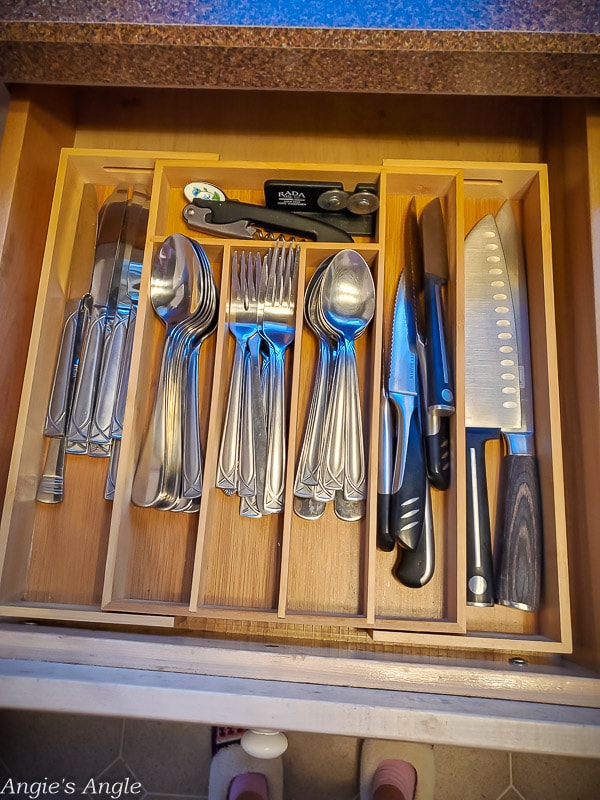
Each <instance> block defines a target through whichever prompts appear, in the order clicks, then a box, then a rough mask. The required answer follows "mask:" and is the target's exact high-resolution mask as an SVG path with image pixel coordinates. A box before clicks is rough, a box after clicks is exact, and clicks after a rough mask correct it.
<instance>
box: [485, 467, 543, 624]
mask: <svg viewBox="0 0 600 800" xmlns="http://www.w3.org/2000/svg"><path fill="white" fill-rule="evenodd" d="M500 485H501V487H502V489H501V497H502V500H501V501H500V503H501V505H500V506H499V508H498V529H497V537H498V554H497V564H498V565H499V567H498V575H497V583H496V599H497V602H498V603H500V604H501V605H504V606H511V607H512V608H520V609H523V610H525V611H537V609H538V607H539V603H540V586H541V573H542V509H541V494H540V482H539V475H538V468H537V460H536V458H535V456H532V455H512V454H509V455H506V456H505V457H504V458H503V459H502V467H501V474H500Z"/></svg>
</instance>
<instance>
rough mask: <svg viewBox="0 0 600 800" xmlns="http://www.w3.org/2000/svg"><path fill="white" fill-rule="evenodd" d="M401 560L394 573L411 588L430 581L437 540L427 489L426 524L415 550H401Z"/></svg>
mask: <svg viewBox="0 0 600 800" xmlns="http://www.w3.org/2000/svg"><path fill="white" fill-rule="evenodd" d="M398 550H399V551H400V552H399V553H398V555H399V560H398V562H397V563H396V566H395V568H394V575H395V577H396V578H397V579H398V580H399V581H400V583H402V584H404V586H408V587H409V588H410V589H420V588H421V587H423V586H425V585H426V584H428V583H429V581H430V580H431V579H432V578H433V573H434V572H435V540H434V530H433V516H432V513H431V497H430V493H429V490H428V491H427V505H426V509H425V524H424V526H423V532H422V533H421V536H420V538H419V543H418V544H417V547H416V549H415V550H401V549H400V548H398Z"/></svg>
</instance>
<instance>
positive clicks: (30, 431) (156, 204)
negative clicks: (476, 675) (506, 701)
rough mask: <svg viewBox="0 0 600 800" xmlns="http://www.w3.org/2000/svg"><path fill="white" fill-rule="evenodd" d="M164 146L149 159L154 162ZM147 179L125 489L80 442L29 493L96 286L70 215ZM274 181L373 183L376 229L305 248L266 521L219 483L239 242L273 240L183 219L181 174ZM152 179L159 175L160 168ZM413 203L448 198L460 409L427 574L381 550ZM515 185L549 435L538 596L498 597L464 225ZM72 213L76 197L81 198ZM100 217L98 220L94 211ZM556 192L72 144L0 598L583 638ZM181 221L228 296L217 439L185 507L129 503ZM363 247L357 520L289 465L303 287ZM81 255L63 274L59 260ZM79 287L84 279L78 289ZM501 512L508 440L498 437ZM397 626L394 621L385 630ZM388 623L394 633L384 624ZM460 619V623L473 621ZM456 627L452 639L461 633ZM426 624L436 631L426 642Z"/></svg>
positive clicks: (540, 400) (50, 253) (538, 645)
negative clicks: (64, 335) (299, 484)
mask: <svg viewBox="0 0 600 800" xmlns="http://www.w3.org/2000/svg"><path fill="white" fill-rule="evenodd" d="M152 159H154V161H152ZM140 179H142V180H145V181H146V183H147V185H148V186H151V195H152V201H151V208H150V216H149V225H148V233H147V245H146V250H145V256H144V266H143V272H142V279H141V290H140V298H139V306H138V316H137V322H136V328H135V339H134V345H133V359H132V370H131V374H130V383H129V390H128V396H127V408H126V413H125V424H124V432H123V439H122V444H121V451H120V458H119V473H118V479H117V485H116V492H115V497H114V502H109V501H107V500H105V499H104V493H103V486H104V483H105V481H106V470H107V466H106V460H105V459H92V458H86V457H85V456H83V457H80V456H67V468H66V470H67V474H66V488H65V499H64V501H63V502H62V503H60V504H57V505H51V506H45V505H42V504H40V503H37V502H36V501H35V487H36V483H37V479H38V476H39V474H40V471H41V469H40V465H41V463H42V460H43V454H44V438H43V437H42V436H41V431H42V430H43V424H44V415H45V408H46V401H45V399H46V398H47V397H48V395H49V389H50V384H51V381H52V375H53V364H54V363H55V360H56V357H55V355H54V354H55V353H56V350H57V346H58V337H59V334H60V330H61V323H62V318H63V316H64V313H65V307H66V306H68V304H69V303H72V301H73V299H76V298H77V297H79V296H80V295H81V293H82V292H83V291H85V286H86V285H87V284H88V283H89V275H87V274H85V275H82V274H81V272H82V268H81V264H89V263H90V259H89V257H88V258H77V257H73V253H77V247H78V246H80V245H79V243H78V237H77V236H76V235H75V225H74V221H75V220H77V219H78V216H79V215H78V213H76V212H77V210H78V209H79V206H80V204H81V202H82V197H83V188H84V186H85V185H87V184H90V183H92V184H94V186H95V187H96V191H97V196H98V198H99V201H101V200H103V199H104V197H106V195H107V193H108V192H109V191H110V187H111V186H114V185H116V183H119V182H123V181H127V180H129V181H130V182H134V181H135V182H138V183H139V182H140ZM267 179H287V180H291V179H293V180H297V181H306V180H309V181H315V180H321V181H331V180H337V181H340V182H342V183H343V184H344V186H355V185H358V184H360V183H365V182H368V183H371V184H375V185H377V187H378V191H379V196H380V204H381V205H380V209H379V212H378V225H377V228H376V229H375V230H374V232H373V234H372V235H365V236H359V237H356V240H355V242H354V244H353V245H346V244H333V243H327V242H322V241H319V242H302V243H301V244H299V256H298V262H299V275H298V281H297V298H296V309H295V339H294V345H293V348H290V351H291V352H290V357H289V358H288V371H287V376H286V381H287V385H288V394H287V397H288V401H289V402H288V408H287V409H286V419H287V423H288V424H287V425H286V429H285V437H286V450H287V452H288V453H289V454H291V455H290V457H289V458H288V460H287V467H286V480H285V499H284V507H283V512H282V513H280V514H270V515H266V516H263V517H262V518H260V519H255V518H248V517H243V516H240V507H239V498H237V497H236V496H235V495H234V496H229V495H227V494H226V493H224V492H222V491H221V490H220V489H218V488H217V486H216V476H217V462H218V453H219V442H220V440H221V436H222V431H223V425H224V418H225V409H226V405H227V394H228V386H229V379H230V373H231V364H232V359H233V351H234V340H233V337H232V336H231V335H229V332H228V325H229V313H228V303H227V299H228V297H229V294H230V281H231V264H232V262H233V254H234V253H236V252H238V253H241V252H242V251H243V252H248V253H254V254H258V255H259V256H260V257H261V259H262V258H263V257H265V255H266V254H267V253H268V252H269V250H272V249H273V248H274V247H275V246H276V245H275V243H273V242H269V241H267V240H265V241H256V240H253V241H252V242H250V243H248V242H244V241H242V240H235V239H234V240H229V241H228V240H225V239H223V238H219V237H215V236H211V235H210V234H206V235H204V236H202V234H199V233H198V232H197V231H194V230H190V229H189V228H188V227H187V225H186V224H185V222H184V220H183V217H182V211H183V207H184V205H185V203H186V201H185V198H184V193H183V188H184V186H185V185H186V184H188V183H189V182H190V181H192V180H201V181H207V182H209V183H211V184H214V185H217V186H219V187H220V188H222V189H223V190H224V191H225V193H226V195H227V196H228V197H230V198H232V199H238V200H242V201H246V202H254V203H259V204H260V203H261V202H263V200H262V191H263V185H264V182H265V180H267ZM150 181H151V184H150ZM413 197H414V198H415V199H416V202H417V208H418V211H419V212H420V211H421V210H422V208H423V207H424V205H426V204H427V203H428V202H429V201H431V199H433V198H437V197H439V198H440V200H441V203H442V208H443V213H444V218H445V225H446V228H447V232H446V240H447V243H448V251H449V267H450V281H449V287H450V288H449V291H448V298H447V304H446V305H447V314H446V316H447V322H448V328H449V332H450V336H449V338H450V342H449V344H450V354H451V361H452V367H453V369H454V370H455V372H456V397H457V411H456V413H455V414H454V415H453V416H452V420H451V433H450V442H451V446H450V462H451V466H450V473H451V476H452V477H451V481H450V487H449V488H448V489H447V490H446V491H444V492H438V491H436V490H432V517H433V530H434V537H435V562H436V568H435V572H434V576H433V578H432V580H431V581H430V582H429V583H428V584H427V585H426V586H424V587H422V588H418V589H414V588H409V587H407V586H404V585H402V584H401V583H400V582H399V581H398V580H397V579H395V578H394V577H393V574H392V573H393V566H394V562H395V560H396V556H395V554H394V553H384V552H381V551H380V550H379V549H378V548H377V546H376V522H377V520H376V514H377V511H376V509H377V489H378V487H377V474H378V463H379V441H378V430H379V418H380V399H381V390H380V387H381V382H382V379H383V376H382V366H381V365H382V351H383V350H387V349H389V347H390V339H391V328H392V318H393V313H394V298H395V293H396V285H397V283H398V280H399V277H400V274H401V272H402V268H403V266H404V260H403V253H404V249H405V241H404V238H405V233H404V231H405V221H406V214H407V209H408V206H409V202H410V201H411V199H412V198H413ZM506 199H508V200H511V201H512V202H513V204H514V207H515V211H516V214H517V217H518V219H519V220H520V225H521V229H522V236H523V240H524V243H525V250H526V257H527V269H528V281H529V285H530V306H531V312H530V317H531V331H532V343H533V362H534V365H533V381H534V396H535V402H536V408H535V418H536V444H537V452H538V453H539V454H540V477H541V485H542V502H543V529H544V594H543V601H542V604H541V610H540V611H539V612H533V613H532V612H525V611H521V610H515V609H505V608H503V607H501V606H493V607H492V608H488V609H477V608H468V607H467V605H466V595H465V516H466V514H465V497H466V478H465V457H464V453H465V436H464V427H465V421H464V341H463V337H462V335H461V334H462V331H463V328H464V275H463V262H462V254H463V240H464V235H465V232H466V231H467V230H468V229H469V228H470V227H471V226H472V225H473V224H474V223H475V222H476V221H477V220H478V219H479V218H480V217H481V216H482V215H484V214H486V213H489V212H495V211H497V209H498V207H499V205H500V204H501V203H502V201H503V200H506ZM74 212H75V213H74ZM92 219H93V216H92ZM547 219H548V193H547V179H546V172H545V169H544V167H543V166H542V165H514V164H493V165H487V164H461V163H455V164H452V165H444V164H436V163H433V162H428V163H419V162H410V161H406V162H398V161H393V162H385V163H384V165H383V166H369V165H366V166H365V165H331V164H329V165H318V164H317V165H310V164H307V165H301V164H280V163H236V162H222V161H216V160H215V159H214V158H212V157H211V158H210V159H206V158H204V157H199V156H194V157H189V156H186V155H185V154H181V156H180V157H178V158H177V159H172V160H169V159H167V158H164V157H162V156H161V154H153V155H148V154H139V153H136V152H134V151H133V152H129V153H126V152H120V151H117V152H111V151H105V152H102V151H97V152H94V151H86V152H80V151H78V150H65V151H64V152H63V155H62V159H61V165H60V167H59V179H58V183H57V192H56V197H55V203H54V210H53V222H52V235H51V236H50V238H49V240H48V245H47V249H46V255H45V261H44V267H43V271H42V277H41V281H40V294H39V299H38V307H37V311H36V320H35V323H34V336H33V338H32V344H31V349H30V356H29V367H28V375H29V380H28V381H27V382H26V387H27V388H26V391H25V393H24V396H23V404H22V412H21V413H22V416H21V419H20V422H19V431H20V435H19V436H18V437H17V444H16V447H15V453H14V458H13V466H12V471H11V479H10V481H11V482H10V491H9V498H13V500H12V501H11V500H9V502H8V503H7V505H6V508H5V513H4V519H3V536H4V541H5V542H6V558H5V561H4V569H3V582H2V584H1V586H2V600H3V602H4V604H5V605H6V606H7V610H8V611H9V613H10V608H11V606H13V604H14V605H21V606H22V609H21V613H22V611H23V608H25V607H29V608H31V609H35V608H36V607H39V606H43V607H45V608H46V610H47V611H48V613H49V614H50V615H51V609H52V608H53V607H57V608H58V609H59V610H61V611H62V610H64V609H65V608H69V607H72V606H76V607H80V608H81V607H82V606H88V607H89V609H90V611H92V613H93V615H94V617H96V613H97V610H98V609H99V608H100V607H101V608H102V609H104V610H105V611H108V612H128V613H130V614H131V613H133V614H140V623H142V624H143V621H144V620H145V619H146V618H145V617H144V616H143V615H151V616H153V617H156V616H159V617H160V616H167V617H168V616H177V617H186V616H194V617H201V618H210V617H216V618H223V619H230V620H248V621H261V620H262V621H265V622H274V623H281V624H286V623H289V624H292V625H295V624H312V625H315V626H317V627H316V630H317V632H318V626H331V625H340V626H348V627H351V628H352V627H357V628H363V629H368V630H370V631H372V636H373V638H374V639H375V640H376V641H392V642H401V643H403V644H411V643H418V644H423V643H431V644H435V643H439V642H440V641H442V642H448V643H450V642H452V645H454V644H455V643H456V644H459V643H461V642H463V641H465V642H467V643H468V644H467V646H469V647H480V648H483V649H495V648H496V647H498V648H500V649H517V650H524V651H527V650H532V651H537V652H544V651H546V652H564V651H568V650H569V648H570V619H569V608H568V588H567V574H568V567H567V558H566V541H565V536H566V534H565V520H564V499H563V480H562V460H561V451H560V444H559V432H560V415H559V408H558V386H557V367H556V344H555V333H554V304H553V296H552V273H551V257H550V251H549V240H548V237H547V235H546V234H545V233H544V235H542V232H543V231H544V232H545V231H547V227H548V225H547ZM176 233H179V234H181V233H183V234H185V235H187V236H189V237H193V238H194V240H195V241H197V242H199V243H200V244H201V245H202V247H203V248H204V250H205V253H206V255H207V257H208V259H209V261H210V264H211V267H212V271H213V275H214V279H215V282H216V285H217V289H218V293H219V296H220V308H219V315H218V323H217V329H216V333H215V335H213V336H211V337H209V339H208V340H207V342H206V343H205V345H203V348H202V355H201V360H200V365H199V385H200V387H201V392H200V401H201V402H200V408H201V415H200V420H201V429H200V436H201V440H202V450H203V451H204V453H205V454H206V458H205V468H204V478H203V492H202V498H201V501H200V507H199V512H198V513H197V514H185V513H179V514H173V513H168V512H165V511H162V510H158V509H155V508H139V507H137V506H136V505H134V504H133V503H132V500H131V497H132V483H133V477H134V475H135V471H136V468H137V463H138V460H139V456H140V452H141V449H142V444H143V441H144V436H145V434H146V431H147V430H148V428H149V426H150V419H151V413H152V404H153V397H154V394H155V392H156V386H157V380H158V371H159V365H160V350H161V347H162V341H163V338H164V325H163V324H162V322H161V321H160V320H159V318H158V317H157V315H156V314H154V313H153V309H152V303H151V301H150V297H149V286H150V275H151V271H152V267H153V263H154V260H155V257H156V252H157V250H158V249H159V248H160V246H161V245H162V243H163V241H164V239H165V237H167V236H169V235H171V234H176ZM350 246H351V247H352V248H354V249H355V250H356V251H357V252H358V253H359V254H360V255H361V256H362V258H363V259H364V261H365V263H366V264H367V265H368V268H369V270H370V271H371V274H372V278H373V283H374V287H375V313H374V317H373V319H372V322H371V323H370V325H369V326H368V328H367V330H366V335H364V336H361V337H360V338H359V339H358V340H357V343H356V353H357V373H358V379H359V386H360V404H361V410H362V419H363V434H364V451H365V462H366V486H367V489H366V501H365V505H364V513H363V514H362V515H361V518H360V519H358V520H357V521H352V522H348V521H345V520H340V519H339V518H338V516H337V515H336V514H335V513H334V510H333V506H334V503H328V504H327V508H326V511H325V513H324V515H323V516H322V517H321V518H320V519H318V520H306V519H302V518H301V517H300V516H298V515H297V514H296V513H294V492H293V487H294V474H295V466H296V464H297V461H298V457H299V454H300V450H301V444H302V431H303V430H304V428H305V426H306V420H307V416H308V409H309V404H310V388H311V384H312V380H313V374H314V370H315V363H316V347H315V337H314V334H313V333H312V332H311V330H310V327H309V326H308V324H307V323H306V320H305V315H304V314H303V313H302V312H303V308H304V296H305V292H306V287H307V285H308V283H309V281H310V278H311V276H312V274H313V273H314V271H315V269H316V267H317V266H318V265H319V264H320V263H322V262H323V261H324V259H326V258H327V257H329V256H332V255H335V254H336V253H337V252H339V251H341V250H344V249H348V247H350ZM69 264H70V265H71V268H70V270H67V269H65V265H69ZM82 287H83V288H82ZM489 450H490V452H489V453H488V461H489V469H488V471H489V472H490V474H491V476H492V478H491V480H490V481H489V485H490V500H491V510H492V518H493V514H494V507H495V502H494V498H495V495H496V492H497V482H498V481H497V474H498V463H499V459H500V456H499V449H498V448H496V450H495V451H494V450H493V448H489ZM392 632H396V633H392ZM388 634H389V635H390V637H391V638H388ZM465 634H467V635H465ZM452 635H455V636H456V638H452ZM429 637H431V638H429Z"/></svg>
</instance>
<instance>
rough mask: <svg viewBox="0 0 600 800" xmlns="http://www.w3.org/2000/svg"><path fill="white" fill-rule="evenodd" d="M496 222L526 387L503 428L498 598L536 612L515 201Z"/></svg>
mask: <svg viewBox="0 0 600 800" xmlns="http://www.w3.org/2000/svg"><path fill="white" fill-rule="evenodd" d="M496 225H497V227H498V233H499V235H500V241H501V243H502V249H503V252H504V256H505V259H506V266H507V271H508V278H509V282H510V291H511V295H512V298H513V305H514V310H515V329H516V340H517V348H516V358H510V359H506V362H507V363H506V366H507V367H508V368H511V369H512V368H518V375H519V381H520V390H521V391H520V407H521V424H520V426H519V428H518V429H514V430H509V429H505V428H503V429H502V433H503V438H504V442H505V447H506V454H505V456H504V458H503V459H502V469H501V476H500V486H502V487H503V494H502V499H501V502H500V503H499V506H498V517H497V523H498V527H497V529H496V542H497V543H498V554H497V561H496V566H497V570H498V571H497V575H496V601H497V602H498V603H500V604H501V605H506V606H511V607H514V608H520V609H524V610H527V611H536V610H537V608H538V606H539V598H540V585H541V564H542V514H541V498H540V486H539V477H538V469H537V460H536V457H535V445H534V439H533V432H534V420H533V388H532V378H531V352H530V343H529V313H528V300H527V279H526V275H525V260H524V256H523V248H522V245H521V236H520V233H519V229H518V227H517V222H516V219H515V216H514V213H513V210H512V207H511V204H510V202H509V201H507V202H506V203H504V205H503V206H502V207H501V208H500V211H499V212H498V213H497V214H496ZM509 361H510V362H512V363H508V362H509Z"/></svg>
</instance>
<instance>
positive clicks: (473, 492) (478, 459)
mask: <svg viewBox="0 0 600 800" xmlns="http://www.w3.org/2000/svg"><path fill="white" fill-rule="evenodd" d="M499 437H500V430H495V429H490V428H467V604H468V605H470V606H493V605H494V572H493V562H492V535H491V528H490V509H489V503H488V493H487V476H486V471H485V443H486V442H487V441H489V440H490V439H498V438H499Z"/></svg>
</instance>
